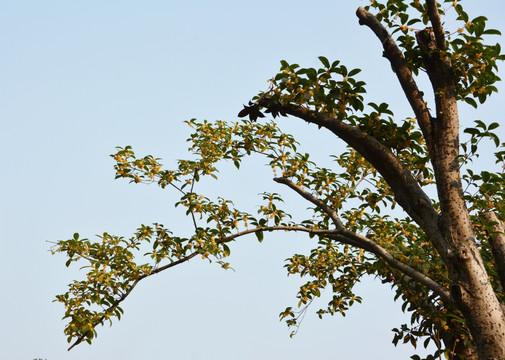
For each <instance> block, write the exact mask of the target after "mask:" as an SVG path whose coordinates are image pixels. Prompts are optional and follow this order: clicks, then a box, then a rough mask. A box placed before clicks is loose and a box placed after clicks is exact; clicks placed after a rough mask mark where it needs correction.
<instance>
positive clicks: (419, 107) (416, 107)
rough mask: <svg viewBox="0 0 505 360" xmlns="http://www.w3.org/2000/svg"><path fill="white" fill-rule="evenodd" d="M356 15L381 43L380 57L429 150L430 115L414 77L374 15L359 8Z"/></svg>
mask: <svg viewBox="0 0 505 360" xmlns="http://www.w3.org/2000/svg"><path fill="white" fill-rule="evenodd" d="M356 15H357V16H358V18H359V24H360V25H366V26H368V27H369V28H370V29H371V30H372V31H373V32H374V33H375V35H376V36H377V37H378V38H379V40H380V41H381V43H382V46H383V48H384V52H383V54H382V55H383V56H384V57H385V58H386V59H388V60H389V62H390V63H391V66H392V67H393V69H394V71H395V74H396V76H397V77H398V80H399V82H400V85H401V87H402V89H403V92H404V93H405V96H406V97H407V100H408V101H409V103H410V106H411V108H412V110H413V111H414V114H415V115H416V118H417V122H418V123H419V127H420V128H421V131H422V132H423V135H424V138H425V139H426V143H427V144H428V148H430V147H431V145H432V141H433V139H432V129H431V126H432V125H431V115H430V112H429V110H428V107H427V106H426V102H425V101H424V99H423V93H422V92H421V91H420V90H419V88H418V87H417V84H416V82H415V80H414V77H413V76H412V71H410V69H409V67H408V64H407V61H406V60H405V57H404V56H403V53H402V52H401V50H400V49H399V48H398V46H397V45H396V43H395V41H394V40H393V38H392V37H391V35H390V34H389V32H388V31H387V29H386V28H385V27H384V26H383V25H382V24H381V23H380V22H379V20H377V18H376V17H375V16H374V15H372V14H371V13H370V12H368V11H367V10H365V9H364V8H363V7H361V6H360V7H359V8H358V10H357V11H356Z"/></svg>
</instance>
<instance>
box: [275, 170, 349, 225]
mask: <svg viewBox="0 0 505 360" xmlns="http://www.w3.org/2000/svg"><path fill="white" fill-rule="evenodd" d="M274 181H275V182H278V183H279V184H284V185H287V186H289V187H290V188H291V189H293V190H294V191H296V192H297V193H298V194H299V195H301V196H302V197H303V198H305V199H307V200H308V201H310V202H311V203H313V204H314V205H316V206H317V207H319V208H320V209H322V210H323V211H324V212H325V213H326V214H327V215H328V216H329V217H330V218H331V219H332V220H333V222H334V224H335V226H336V227H337V229H338V230H343V229H344V225H343V224H342V221H340V219H339V218H338V216H337V213H336V212H335V210H333V209H332V208H331V207H329V206H328V205H326V204H325V203H324V202H322V201H321V200H319V199H318V198H316V197H314V196H312V195H311V194H310V193H309V192H308V191H307V190H305V189H304V188H302V187H301V186H298V185H296V184H295V183H294V182H292V181H291V180H289V179H287V178H283V177H282V178H274Z"/></svg>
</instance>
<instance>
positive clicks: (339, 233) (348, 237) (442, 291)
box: [274, 178, 450, 304]
mask: <svg viewBox="0 0 505 360" xmlns="http://www.w3.org/2000/svg"><path fill="white" fill-rule="evenodd" d="M274 180H275V181H276V182H278V183H281V184H284V185H287V186H289V187H290V188H291V189H293V190H294V191H296V192H297V193H298V194H299V195H301V196H302V197H303V198H305V199H306V200H308V201H310V202H311V203H313V204H314V205H316V206H318V207H320V208H321V209H322V210H323V211H324V212H325V213H327V214H328V215H329V216H330V217H331V218H332V220H333V221H334V222H335V224H336V226H337V230H335V231H334V232H333V233H332V234H330V235H329V237H330V238H332V239H334V240H336V241H338V242H341V243H344V244H349V245H352V246H356V247H358V248H361V249H363V250H366V251H369V252H371V253H372V254H374V255H375V256H377V257H378V258H380V259H383V260H385V261H386V262H387V263H388V264H389V265H390V266H391V267H392V268H394V269H396V270H398V271H399V272H401V273H402V274H405V275H407V276H410V277H411V278H412V279H413V280H415V281H417V282H419V283H421V284H422V285H424V286H426V287H427V288H428V289H430V290H432V291H433V292H434V293H436V294H437V295H439V296H440V298H441V299H442V300H443V301H444V302H446V304H449V303H450V294H449V290H447V289H446V288H445V287H443V286H442V285H440V284H439V283H437V282H436V281H434V280H432V279H431V278H429V277H428V276H426V275H424V274H423V273H421V272H419V271H417V270H415V269H414V268H412V267H410V266H408V265H406V264H404V263H402V262H400V261H398V260H396V259H395V258H394V256H393V255H391V254H390V253H389V252H388V251H387V250H386V249H384V248H383V247H382V246H380V245H379V244H377V243H376V242H374V241H373V240H370V239H368V238H367V237H364V236H361V235H358V234H356V233H354V232H352V231H350V230H346V229H345V228H344V226H343V224H342V222H341V221H340V219H339V218H338V216H337V213H336V212H335V210H333V209H332V208H331V207H329V206H328V205H326V204H325V203H324V202H322V201H321V200H319V199H318V198H316V197H315V196H313V195H312V194H310V193H309V192H308V191H306V190H305V189H303V188H302V187H300V186H298V185H296V184H295V183H293V182H292V181H290V180H289V179H287V178H275V179H274Z"/></svg>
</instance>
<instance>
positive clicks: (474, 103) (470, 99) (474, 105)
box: [465, 97, 477, 109]
mask: <svg viewBox="0 0 505 360" xmlns="http://www.w3.org/2000/svg"><path fill="white" fill-rule="evenodd" d="M465 102H466V103H467V104H470V105H472V106H473V107H474V108H476V109H477V102H476V101H475V100H474V99H472V98H470V97H466V98H465Z"/></svg>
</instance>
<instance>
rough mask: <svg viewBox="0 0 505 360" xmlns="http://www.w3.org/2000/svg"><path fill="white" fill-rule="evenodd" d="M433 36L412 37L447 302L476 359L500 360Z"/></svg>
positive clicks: (499, 318) (448, 82)
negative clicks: (427, 88)
mask: <svg viewBox="0 0 505 360" xmlns="http://www.w3.org/2000/svg"><path fill="white" fill-rule="evenodd" d="M441 33H442V34H443V32H441ZM436 37H437V32H436V29H431V28H429V29H425V30H422V31H420V32H418V33H417V40H418V43H419V45H420V47H421V50H422V51H423V59H424V63H425V67H426V71H427V73H428V76H429V78H430V81H431V83H432V86H433V90H434V93H435V104H436V117H435V118H433V119H432V129H433V137H432V140H433V144H432V146H431V148H430V149H429V150H430V157H431V160H432V164H433V169H434V173H435V178H436V184H437V191H438V197H439V200H440V209H441V224H440V227H441V230H442V232H443V234H444V237H445V239H446V242H447V243H448V245H449V250H448V253H447V254H445V255H446V256H445V257H446V258H447V260H448V262H449V264H448V267H449V269H450V272H451V274H450V275H451V280H452V284H451V288H450V290H451V299H452V301H453V302H454V304H455V305H456V306H457V307H458V308H459V309H460V310H461V312H462V313H463V315H464V317H465V319H466V320H467V326H468V328H469V330H470V332H471V334H472V337H473V339H474V341H475V345H476V347H477V351H478V354H479V359H486V360H488V359H496V360H498V359H505V314H504V313H503V311H502V309H501V305H500V303H499V301H498V299H497V297H496V294H495V292H494V289H493V287H492V286H491V283H490V282H489V279H488V275H487V272H486V270H485V268H484V264H483V261H482V257H481V255H480V253H479V250H478V248H477V245H476V243H475V236H474V233H473V229H472V223H471V220H470V216H469V213H468V210H467V208H466V204H465V201H464V198H463V189H462V186H461V175H460V172H459V168H460V166H459V145H460V142H459V116H458V108H457V99H456V91H455V87H454V84H455V82H456V80H455V78H454V76H453V72H452V67H451V63H450V60H449V59H447V58H446V57H445V56H442V55H441V52H440V49H438V48H437V45H438V42H437V39H436ZM442 50H443V49H442ZM442 256H443V254H442Z"/></svg>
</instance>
